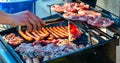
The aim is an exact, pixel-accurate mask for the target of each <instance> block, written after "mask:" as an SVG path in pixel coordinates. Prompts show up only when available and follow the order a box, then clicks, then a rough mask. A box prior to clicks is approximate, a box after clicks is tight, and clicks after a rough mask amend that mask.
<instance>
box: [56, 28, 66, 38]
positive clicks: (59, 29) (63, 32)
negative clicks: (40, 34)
mask: <svg viewBox="0 0 120 63" xmlns="http://www.w3.org/2000/svg"><path fill="white" fill-rule="evenodd" d="M55 28H56V29H57V30H58V31H60V32H61V33H62V34H64V35H65V36H66V37H68V33H67V32H65V31H64V30H62V29H61V28H59V27H58V26H56V27H55Z"/></svg>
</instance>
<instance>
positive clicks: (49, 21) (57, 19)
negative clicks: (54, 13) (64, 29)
mask: <svg viewBox="0 0 120 63" xmlns="http://www.w3.org/2000/svg"><path fill="white" fill-rule="evenodd" d="M43 21H44V22H45V26H46V25H50V24H54V23H58V22H63V21H65V20H64V19H63V18H61V17H60V18H53V19H48V20H43ZM22 28H25V27H23V26H18V28H17V31H19V30H22Z"/></svg>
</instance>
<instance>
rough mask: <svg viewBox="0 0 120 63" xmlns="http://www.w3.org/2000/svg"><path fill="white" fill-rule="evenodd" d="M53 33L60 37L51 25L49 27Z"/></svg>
mask: <svg viewBox="0 0 120 63" xmlns="http://www.w3.org/2000/svg"><path fill="white" fill-rule="evenodd" d="M49 29H50V30H51V31H52V32H53V33H54V34H56V35H57V36H58V39H59V38H62V36H61V35H60V34H59V33H58V32H56V31H55V30H54V29H53V27H50V28H49Z"/></svg>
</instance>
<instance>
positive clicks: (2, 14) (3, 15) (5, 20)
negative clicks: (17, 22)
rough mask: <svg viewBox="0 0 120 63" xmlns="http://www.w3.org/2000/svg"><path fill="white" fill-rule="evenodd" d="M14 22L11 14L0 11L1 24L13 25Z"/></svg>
mask: <svg viewBox="0 0 120 63" xmlns="http://www.w3.org/2000/svg"><path fill="white" fill-rule="evenodd" d="M12 20H13V19H12V18H11V16H10V14H7V13H5V12H3V11H0V24H6V25H11V24H12Z"/></svg>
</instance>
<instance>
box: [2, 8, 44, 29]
mask: <svg viewBox="0 0 120 63" xmlns="http://www.w3.org/2000/svg"><path fill="white" fill-rule="evenodd" d="M0 24H7V25H11V26H13V27H16V26H18V25H21V26H27V27H28V29H29V30H34V29H40V28H41V26H43V25H44V24H45V23H44V22H43V21H42V20H41V19H40V18H39V17H37V16H35V15H34V14H32V13H31V12H30V11H28V10H27V11H22V12H18V13H15V14H8V13H5V12H2V11H0Z"/></svg>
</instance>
